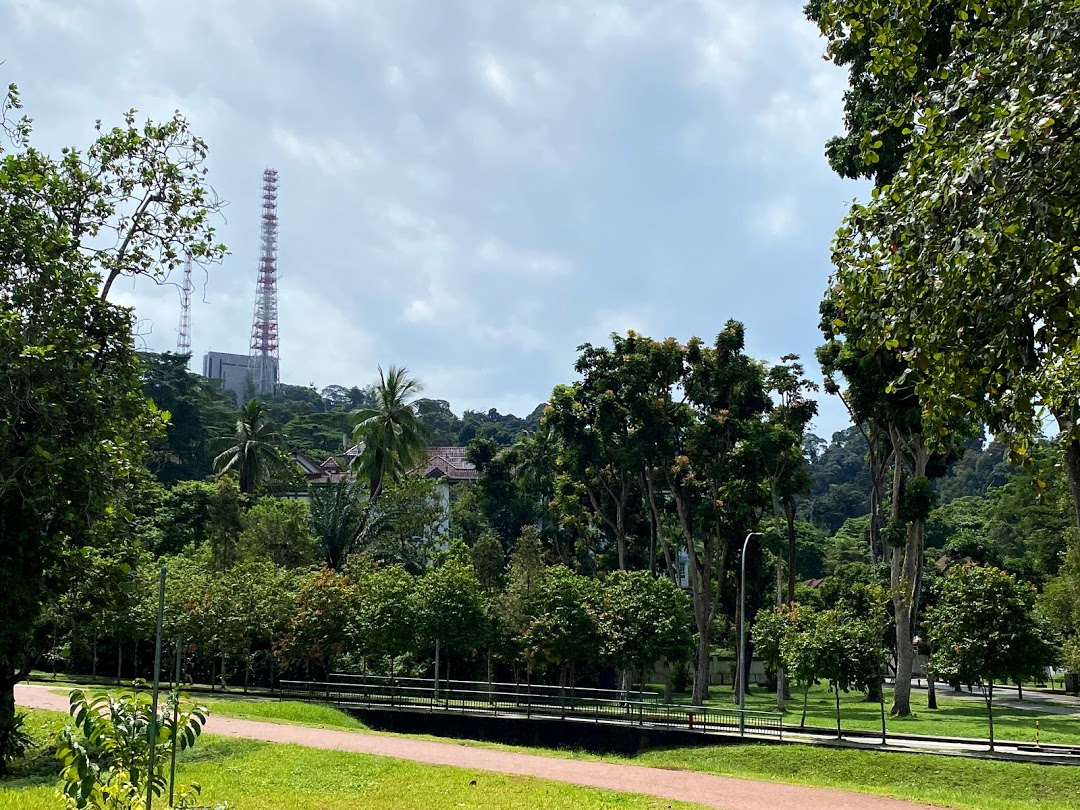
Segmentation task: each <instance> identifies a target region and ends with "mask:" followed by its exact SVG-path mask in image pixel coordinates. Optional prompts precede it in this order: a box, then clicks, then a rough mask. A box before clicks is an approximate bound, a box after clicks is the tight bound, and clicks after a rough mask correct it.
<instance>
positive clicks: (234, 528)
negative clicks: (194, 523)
mask: <svg viewBox="0 0 1080 810" xmlns="http://www.w3.org/2000/svg"><path fill="white" fill-rule="evenodd" d="M207 519H208V529H209V532H208V534H209V540H210V548H211V549H212V550H213V555H214V561H215V562H216V564H217V565H218V567H219V568H222V569H226V568H229V567H230V566H231V565H232V564H233V563H235V562H236V561H237V560H239V559H240V549H239V542H240V532H241V531H242V530H243V526H244V516H243V502H242V492H241V490H240V489H239V488H237V486H236V481H234V480H233V479H232V478H231V477H224V478H221V479H219V480H218V483H217V488H216V489H215V490H214V494H213V495H212V496H211V498H210V502H209V504H208V508H207Z"/></svg>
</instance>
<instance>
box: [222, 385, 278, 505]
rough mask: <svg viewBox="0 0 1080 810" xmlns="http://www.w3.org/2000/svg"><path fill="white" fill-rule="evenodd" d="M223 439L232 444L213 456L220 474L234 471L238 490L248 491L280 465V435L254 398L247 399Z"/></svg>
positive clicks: (253, 489)
mask: <svg viewBox="0 0 1080 810" xmlns="http://www.w3.org/2000/svg"><path fill="white" fill-rule="evenodd" d="M221 441H223V442H232V444H231V445H230V446H229V447H228V448H227V449H225V450H224V451H222V452H221V453H220V454H219V455H218V456H217V457H216V458H215V459H214V467H215V468H216V469H217V471H218V474H219V475H224V474H225V473H227V472H230V471H234V472H235V473H236V477H237V479H238V481H239V484H240V491H241V492H242V493H244V494H249V493H252V492H254V491H255V489H256V487H258V486H259V484H261V483H262V482H263V481H265V480H266V479H267V478H268V477H269V475H270V474H271V473H272V472H274V470H275V469H277V468H279V467H281V466H282V460H281V455H280V453H279V452H278V441H279V436H278V433H277V431H276V430H275V428H274V426H273V425H272V424H271V422H270V419H269V416H268V414H267V410H266V406H265V405H264V404H263V403H261V402H259V401H258V400H257V399H252V400H248V402H247V404H246V405H244V407H243V408H241V409H240V413H239V414H238V415H237V417H236V427H235V429H234V432H233V435H232V436H231V437H223V438H222V439H221Z"/></svg>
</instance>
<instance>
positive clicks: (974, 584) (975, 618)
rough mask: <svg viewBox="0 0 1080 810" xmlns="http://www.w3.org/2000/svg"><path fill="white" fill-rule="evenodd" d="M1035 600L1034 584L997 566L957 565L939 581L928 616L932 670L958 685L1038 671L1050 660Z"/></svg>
mask: <svg viewBox="0 0 1080 810" xmlns="http://www.w3.org/2000/svg"><path fill="white" fill-rule="evenodd" d="M1034 603H1035V591H1034V589H1033V588H1032V587H1031V586H1030V585H1028V584H1026V583H1023V582H1017V581H1016V578H1015V577H1013V576H1012V575H1011V574H1007V573H1006V572H1004V571H1002V570H1000V569H998V568H990V567H980V566H977V565H961V566H956V567H954V568H953V569H952V570H950V571H949V573H948V574H947V575H946V576H945V578H944V579H943V580H942V581H941V583H940V584H939V592H938V603H937V605H936V606H935V607H934V609H933V611H932V612H931V614H930V616H929V617H928V618H927V625H928V627H929V628H930V635H931V637H932V638H933V642H934V649H935V653H934V655H933V656H932V660H931V664H932V666H933V667H934V671H935V672H936V673H938V674H939V675H940V676H941V677H942V678H943V679H944V680H946V681H948V682H949V683H954V684H961V683H973V684H984V683H991V682H993V681H1005V680H1015V679H1021V680H1023V679H1026V678H1027V677H1031V676H1036V675H1040V674H1041V673H1042V670H1043V668H1044V667H1045V666H1047V665H1048V664H1049V663H1050V662H1049V660H1048V659H1049V656H1048V654H1047V653H1046V651H1045V650H1046V649H1047V648H1046V645H1045V629H1044V628H1043V627H1042V626H1040V624H1039V622H1038V621H1037V619H1036V616H1035V614H1034V612H1033V607H1034ZM1032 641H1037V642H1040V643H1039V644H1038V645H1037V646H1032V644H1031V642H1032Z"/></svg>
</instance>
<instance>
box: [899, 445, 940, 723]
mask: <svg viewBox="0 0 1080 810" xmlns="http://www.w3.org/2000/svg"><path fill="white" fill-rule="evenodd" d="M893 447H894V455H895V458H894V462H893V463H894V469H893V504H892V520H893V521H894V522H897V521H899V516H900V497H901V483H902V467H903V452H902V442H901V439H900V435H899V431H894V432H893ZM911 449H912V451H913V454H914V457H913V462H914V463H913V465H912V466H913V470H912V472H913V474H914V476H915V478H921V477H923V476H925V475H926V465H927V463H928V461H929V458H930V457H929V453H928V452H927V450H926V447H925V445H924V443H923V441H922V437H920V436H916V437H914V438H913V439H912V441H911ZM922 558H923V521H922V520H915V521H912V523H911V524H910V525H909V526H908V531H907V538H906V542H905V544H904V553H903V556H902V557H901V555H900V554H897V553H894V554H893V557H892V565H891V567H890V579H891V584H892V591H893V609H894V613H895V621H896V680H895V683H894V688H893V705H892V714H894V715H897V716H900V717H907V716H908V715H910V714H911V672H912V666H913V664H914V662H915V647H914V645H913V644H912V634H913V632H914V627H915V612H916V611H917V610H918V605H919V587H920V585H921V582H922Z"/></svg>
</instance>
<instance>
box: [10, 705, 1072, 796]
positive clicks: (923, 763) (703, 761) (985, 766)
mask: <svg viewBox="0 0 1080 810" xmlns="http://www.w3.org/2000/svg"><path fill="white" fill-rule="evenodd" d="M826 696H827V697H829V698H830V699H831V695H827V694H826ZM849 697H854V696H849ZM773 699H774V700H775V696H773ZM957 702H960V703H962V701H957ZM975 705H976V708H978V704H975ZM252 709H254V711H252ZM212 710H213V711H217V712H219V713H220V714H227V715H230V716H235V717H250V718H251V719H262V720H271V721H285V722H301V723H303V718H305V717H311V718H314V719H315V722H314V723H311V724H312V725H319V726H322V727H325V728H341V729H352V730H360V729H362V728H363V726H362V724H361V723H360V722H359V721H357V720H356V719H355V718H353V717H352V716H350V715H348V714H346V713H345V712H342V711H338V710H337V709H334V708H331V707H329V706H315V705H310V704H303V703H289V702H281V703H277V702H273V701H266V702H261V703H259V702H242V701H216V702H215V703H214V704H213V706H212ZM841 710H842V711H845V710H846V707H845V706H844V704H842V705H841ZM426 738H427V739H439V738H437V737H426ZM457 742H463V743H465V744H468V745H477V746H483V747H491V748H499V749H504V750H513V751H522V752H526V753H535V754H544V755H549V756H562V757H570V758H574V759H601V760H604V761H606V762H628V763H633V764H635V765H648V766H653V767H660V768H673V769H677V770H693V771H703V772H705V773H715V774H719V775H723V776H737V777H743V778H747V779H763V780H767V781H772V782H789V783H795V784H803V785H816V786H823V787H836V788H841V789H845V790H857V791H861V792H864V793H877V794H881V795H885V796H895V797H897V798H903V799H916V800H919V801H923V802H929V803H933V804H939V805H942V806H943V807H952V808H960V809H961V810H1013V808H1016V809H1017V810H1066V809H1067V808H1068V809H1069V810H1073V809H1074V808H1077V807H1080V768H1074V767H1069V766H1063V765H1057V766H1055V765H1033V764H1027V763H1015V762H994V761H986V760H970V759H960V758H956V757H941V756H933V755H930V754H897V753H878V752H874V751H856V750H844V749H833V748H820V747H817V746H803V745H791V746H764V745H717V746H702V747H682V748H669V749H656V750H652V751H646V752H644V753H642V754H639V755H637V756H634V757H619V756H611V755H609V756H596V755H593V754H588V753H585V752H582V751H569V750H550V749H534V748H522V747H519V746H508V745H499V744H495V743H486V742H475V741H472V742H470V741H468V740H458V741H457ZM0 810H3V805H2V804H0Z"/></svg>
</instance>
